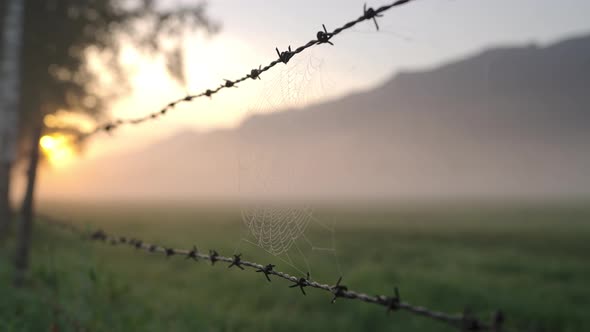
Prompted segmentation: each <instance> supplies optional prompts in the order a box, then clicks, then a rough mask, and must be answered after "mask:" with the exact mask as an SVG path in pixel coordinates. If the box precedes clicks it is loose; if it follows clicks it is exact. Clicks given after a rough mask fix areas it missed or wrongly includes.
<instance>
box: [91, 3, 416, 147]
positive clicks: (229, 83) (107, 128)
mask: <svg viewBox="0 0 590 332" xmlns="http://www.w3.org/2000/svg"><path fill="white" fill-rule="evenodd" d="M412 1H416V0H397V1H394V2H392V3H390V4H388V5H383V6H381V7H379V8H377V9H374V8H373V7H367V4H365V5H364V6H363V14H362V15H361V16H360V17H358V18H357V19H355V20H352V21H350V22H347V23H345V24H344V25H342V26H341V27H339V28H336V29H334V30H333V31H331V32H329V31H328V30H327V29H326V26H325V25H324V24H322V30H320V31H318V32H317V34H316V39H312V40H310V41H309V42H307V43H306V44H304V45H302V46H299V47H297V48H295V49H294V50H292V49H291V46H289V47H288V48H287V49H286V50H284V51H280V50H279V48H278V47H277V48H275V51H276V53H277V57H278V58H277V59H275V60H273V61H271V62H270V63H269V64H267V65H266V66H264V67H262V65H261V66H258V68H254V69H252V70H251V71H250V72H249V73H248V74H246V75H244V76H242V77H241V78H238V79H236V80H224V82H223V83H222V84H221V85H220V86H217V87H216V88H210V89H207V90H205V91H203V92H201V93H198V94H188V95H187V96H185V97H183V98H180V99H177V100H175V101H172V102H170V103H168V104H167V105H166V106H164V107H163V108H161V109H160V110H158V111H156V112H152V113H149V114H147V115H145V116H142V117H138V118H129V119H118V120H114V121H109V122H107V123H105V124H102V125H99V126H97V127H96V128H95V129H94V130H93V131H91V132H90V133H86V134H82V135H81V136H80V139H86V138H88V137H90V136H93V135H95V134H97V133H99V132H111V131H113V130H115V129H117V128H119V127H120V126H123V125H138V124H141V123H144V122H146V121H150V120H156V119H158V118H160V117H161V116H164V115H166V114H167V113H168V112H170V111H171V110H173V109H174V108H175V107H176V106H178V105H179V104H183V103H188V102H191V101H193V100H195V99H197V98H202V97H209V98H211V97H213V95H215V94H217V93H218V92H219V91H221V90H223V89H228V88H236V87H238V84H239V83H242V82H244V81H246V80H259V79H260V75H262V74H263V73H265V72H267V71H269V70H270V69H272V68H273V67H275V66H276V65H278V64H280V63H283V64H287V63H288V62H289V60H291V59H292V58H293V57H294V56H296V55H297V54H299V53H302V52H303V51H305V50H307V49H308V48H310V47H312V46H315V45H321V44H330V45H332V46H333V45H334V43H333V42H332V38H333V37H334V36H336V35H338V34H340V33H342V32H343V31H345V30H348V29H350V28H352V27H354V26H355V25H357V24H358V23H360V22H363V21H368V20H372V21H373V23H374V24H375V27H376V29H377V30H379V23H378V22H377V18H379V17H382V16H383V15H382V13H384V12H385V11H387V10H389V9H391V8H394V7H398V6H401V5H404V4H407V3H409V2H412Z"/></svg>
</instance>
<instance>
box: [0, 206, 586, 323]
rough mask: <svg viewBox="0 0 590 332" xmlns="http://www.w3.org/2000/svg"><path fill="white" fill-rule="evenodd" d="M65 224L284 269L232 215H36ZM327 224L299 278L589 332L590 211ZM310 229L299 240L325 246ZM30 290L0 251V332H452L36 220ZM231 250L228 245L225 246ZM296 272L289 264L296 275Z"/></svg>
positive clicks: (171, 209) (160, 209)
mask: <svg viewBox="0 0 590 332" xmlns="http://www.w3.org/2000/svg"><path fill="white" fill-rule="evenodd" d="M42 210H43V211H44V212H45V213H47V214H50V215H52V216H56V217H63V218H67V219H69V220H72V221H73V222H75V223H77V224H78V225H91V226H98V227H100V228H103V229H104V230H105V231H108V232H112V233H116V234H120V235H127V236H135V237H141V238H142V239H143V240H146V241H154V242H156V243H160V244H162V245H167V246H176V247H186V248H189V247H191V246H192V245H193V244H197V245H198V247H199V248H200V249H201V250H207V249H216V250H218V251H219V252H220V253H222V254H226V255H230V254H232V253H234V251H235V250H236V247H238V249H237V250H239V251H240V252H243V253H244V257H245V258H246V259H249V260H254V261H257V262H259V263H271V262H272V263H275V264H276V265H277V268H278V269H281V270H286V271H287V272H291V273H297V272H294V271H293V268H292V267H289V266H288V265H286V264H285V263H283V262H282V261H280V260H277V259H276V258H274V257H272V256H270V255H268V254H266V253H265V252H264V251H263V250H261V249H259V248H255V247H253V246H249V245H247V244H246V245H243V244H241V245H240V239H241V238H243V236H244V233H243V231H244V230H243V227H241V221H240V216H239V213H238V211H237V210H236V209H232V208H222V207H220V206H216V207H210V208H203V207H189V206H188V205H182V204H168V205H165V204H135V205H125V204H119V205H117V204H103V205H93V206H91V205H82V204H78V205H75V206H73V207H72V206H65V205H61V206H60V205H54V206H44V207H43V208H42ZM318 218H320V219H322V220H336V221H337V223H336V232H335V239H336V249H337V250H336V253H337V256H338V259H337V260H336V258H335V257H333V256H332V255H331V254H323V253H319V252H316V251H310V252H307V251H305V250H303V251H304V253H303V255H300V256H303V257H306V258H307V259H308V260H309V266H310V267H311V269H313V272H312V275H313V277H314V278H315V279H317V280H318V281H321V282H326V283H334V282H335V281H336V279H338V277H339V276H340V274H342V275H343V277H344V281H345V284H346V285H347V286H349V287H350V288H353V289H355V290H359V291H364V292H367V293H369V294H388V293H389V294H391V293H392V292H393V288H394V286H398V287H399V289H400V292H401V296H402V299H403V300H404V301H407V302H410V303H413V304H419V305H424V306H427V307H429V308H432V309H437V310H442V311H448V312H460V311H462V310H463V309H464V308H465V307H469V308H471V309H472V310H473V311H474V312H476V313H478V314H479V315H481V317H488V315H489V314H490V313H491V312H492V311H494V310H496V309H499V308H500V309H502V310H503V311H504V312H505V313H506V315H507V324H508V325H511V326H515V327H518V328H519V330H521V331H572V332H574V331H575V332H581V331H590V254H589V253H590V204H586V206H585V205H584V204H569V205H566V204H563V205H552V206H535V205H527V206H525V205H522V206H517V205H513V206H491V205H490V206H484V205H479V206H477V207H476V206H474V207H460V206H453V207H448V206H444V205H439V206H435V207H429V208H424V207H418V206H414V207H406V208H395V209H393V208H392V209H376V208H373V209H354V210H353V209H339V210H326V211H319V212H318ZM314 232H316V230H315V229H314V228H310V230H309V234H308V236H309V238H310V239H312V241H314V242H316V243H329V242H330V238H329V237H331V236H332V234H331V232H330V234H323V233H322V232H320V231H317V232H316V233H314ZM34 243H35V244H34V250H33V253H32V268H31V273H30V284H29V285H28V286H27V287H26V288H24V289H19V290H16V289H14V288H12V287H11V286H10V285H11V273H12V272H11V267H10V264H9V257H10V252H11V250H12V248H13V241H12V240H10V239H9V240H8V241H5V242H4V243H3V244H2V256H1V260H2V261H1V262H0V294H2V296H0V331H74V330H76V329H75V326H76V325H79V326H80V327H83V328H85V329H86V330H89V331H377V330H379V331H380V330H393V331H455V330H454V329H451V328H449V327H447V326H445V325H443V324H441V323H439V322H432V321H430V320H428V319H424V318H421V317H414V316H412V315H410V314H408V313H404V312H394V313H390V314H386V313H385V310H384V309H383V308H382V307H378V306H374V305H369V304H366V303H360V302H357V301H347V300H338V301H337V302H336V303H335V304H333V305H332V304H330V300H331V297H330V294H328V293H325V292H321V291H318V290H313V289H310V290H308V291H307V296H302V295H301V293H300V291H299V290H298V289H291V288H288V286H289V283H287V282H285V281H283V280H273V282H271V283H268V282H267V281H266V280H265V279H264V278H263V277H262V276H261V275H260V274H257V273H252V272H250V271H240V270H238V269H230V270H228V269H227V267H226V265H227V264H221V263H218V264H216V265H215V266H213V267H212V266H210V264H209V263H207V262H199V263H191V262H188V261H186V260H184V258H182V257H171V258H169V259H166V258H164V257H161V256H155V255H148V254H147V253H143V252H136V251H134V250H133V249H131V248H128V247H120V246H114V247H112V246H109V245H104V244H100V243H88V242H85V241H82V240H80V239H78V238H76V237H75V236H73V235H71V234H68V233H67V232H65V231H61V230H56V229H54V228H52V227H50V226H47V225H43V224H42V222H41V221H39V222H38V223H37V227H36V229H35V234H34ZM238 245H239V246H238ZM296 265H297V267H300V268H301V269H306V267H302V266H301V265H300V264H299V263H298V264H296Z"/></svg>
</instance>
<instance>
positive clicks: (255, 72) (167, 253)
mask: <svg viewBox="0 0 590 332" xmlns="http://www.w3.org/2000/svg"><path fill="white" fill-rule="evenodd" d="M413 1H416V0H397V1H394V2H392V3H390V4H387V5H383V6H381V7H378V8H372V7H367V5H366V4H365V5H364V7H363V12H362V15H361V16H360V17H358V18H357V19H354V20H352V21H349V22H347V23H345V24H343V25H342V26H340V27H338V28H336V29H334V30H332V31H328V29H327V28H326V26H325V25H322V30H320V31H318V32H317V34H316V38H315V39H312V40H310V41H309V42H307V43H306V44H304V45H302V46H299V47H297V48H295V49H292V48H291V46H288V48H287V49H286V50H283V51H280V50H279V48H276V49H275V51H276V53H277V58H276V59H275V60H273V61H271V62H270V63H268V64H267V65H265V66H262V65H260V66H258V67H257V68H254V69H252V70H251V71H250V72H249V73H248V74H246V75H244V76H242V77H241V78H238V79H235V80H225V81H224V82H223V83H222V84H221V85H219V86H217V87H215V88H210V89H207V90H205V91H203V92H201V93H197V94H188V95H187V96H185V97H183V98H180V99H177V100H174V101H172V102H170V103H168V104H167V105H165V106H164V107H163V108H161V109H160V110H158V111H155V112H152V113H149V114H146V115H144V116H142V117H138V118H129V119H116V120H113V121H109V122H107V123H104V124H102V125H99V126H97V127H96V128H95V129H94V130H93V131H91V132H89V133H86V134H83V135H81V136H79V139H81V140H83V139H87V138H89V137H91V136H94V135H96V134H98V133H101V132H107V133H108V132H111V131H113V130H115V129H117V128H119V127H121V126H124V125H138V124H141V123H144V122H147V121H151V120H156V119H158V118H160V117H162V116H164V115H166V114H167V113H168V112H170V111H172V110H173V109H174V108H175V107H176V106H178V105H180V104H183V103H189V102H192V101H194V100H195V99H198V98H203V97H208V98H212V97H213V96H214V95H215V94H217V93H219V92H220V91H221V90H224V89H229V88H236V87H238V84H240V83H242V82H244V81H247V80H260V79H261V75H262V74H263V73H265V72H267V71H269V70H271V69H272V68H274V67H275V66H277V65H279V64H281V63H282V64H287V63H288V62H289V61H290V60H291V59H292V58H293V57H295V56H296V55H298V54H300V53H302V52H304V51H306V50H307V49H309V48H311V47H313V46H317V45H322V44H329V45H332V46H333V45H334V43H333V40H332V39H333V37H335V36H337V35H338V34H340V33H342V32H344V31H345V30H348V29H350V28H352V27H354V26H355V25H357V24H359V23H361V22H364V21H373V24H374V25H375V27H376V29H377V30H379V23H378V21H377V18H379V17H381V16H382V14H383V13H385V12H386V11H388V10H390V9H392V8H394V7H398V6H401V5H404V4H408V3H410V2H413ZM40 217H41V218H42V219H43V220H44V221H45V223H47V224H49V225H51V226H54V227H58V228H60V229H63V230H67V231H69V232H71V233H74V234H76V235H79V236H80V237H81V238H82V239H84V240H89V241H98V242H103V243H107V244H111V245H128V246H130V247H132V248H135V249H137V250H142V251H144V252H147V253H151V254H158V255H162V256H163V257H171V256H184V257H185V259H186V260H191V261H195V262H198V261H200V260H204V261H208V262H210V263H211V265H215V264H216V263H218V262H221V263H226V264H228V265H227V267H228V268H236V269H240V270H244V271H246V270H250V271H254V272H255V273H259V274H262V276H263V277H264V278H265V279H266V280H267V281H268V282H271V281H272V279H275V278H279V279H283V280H286V281H288V282H290V283H291V284H290V285H289V287H290V288H296V289H299V291H300V292H301V293H302V294H303V295H306V292H305V289H308V288H312V289H318V290H321V291H324V292H328V293H330V294H331V296H332V301H331V302H332V303H335V302H336V300H337V299H349V300H358V301H362V302H365V303H370V304H374V305H379V306H382V307H384V308H385V309H386V311H387V312H391V311H399V310H402V311H406V312H409V313H411V314H414V315H417V316H421V317H426V318H429V319H432V320H436V321H440V322H443V323H446V324H448V325H450V326H452V327H455V328H457V329H459V330H461V331H491V332H501V331H502V332H507V331H516V330H513V329H509V328H507V327H506V326H505V324H504V322H505V316H504V314H503V312H502V311H500V310H498V311H495V312H494V313H493V314H492V315H491V318H490V319H489V320H487V321H484V320H481V319H479V318H477V317H476V316H475V315H473V314H472V313H471V311H470V310H468V309H466V310H464V311H463V312H462V313H459V314H451V313H446V312H441V311H436V310H431V309H429V308H427V307H423V306H418V305H414V304H411V303H409V302H405V301H403V300H402V299H401V296H400V292H399V290H398V289H397V288H395V291H394V294H393V295H369V294H366V293H363V292H359V291H356V290H353V289H351V288H349V287H347V286H345V285H344V284H343V278H342V277H340V278H339V279H338V280H337V282H336V283H335V284H327V283H321V282H318V281H315V280H313V279H312V278H311V277H310V275H309V274H307V275H306V276H302V277H296V276H292V275H290V274H287V273H285V272H281V271H279V270H277V269H275V268H276V266H275V265H273V264H260V263H256V262H251V261H248V260H245V259H243V258H242V255H241V254H237V255H233V257H229V256H223V255H221V254H219V253H218V252H217V251H216V250H209V252H208V253H205V252H201V251H199V250H198V249H197V247H196V246H194V247H193V248H190V249H186V248H185V249H182V248H172V247H166V246H162V245H158V244H152V243H148V242H144V241H142V240H140V239H138V238H136V237H132V238H128V237H123V236H115V235H110V234H107V233H106V232H104V231H103V230H100V229H99V230H93V231H84V230H82V229H80V228H78V227H76V226H74V225H73V224H71V223H66V222H63V221H60V220H57V219H54V218H51V217H47V216H40ZM271 277H273V278H271Z"/></svg>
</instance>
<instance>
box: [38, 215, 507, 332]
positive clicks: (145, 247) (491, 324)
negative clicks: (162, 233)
mask: <svg viewBox="0 0 590 332" xmlns="http://www.w3.org/2000/svg"><path fill="white" fill-rule="evenodd" d="M39 217H40V218H41V219H42V220H43V221H44V223H46V224H48V225H50V226H53V227H56V228H59V229H62V230H66V231H68V232H70V233H73V234H75V235H78V236H79V237H80V238H81V239H83V240H87V241H93V242H102V243H105V244H110V245H114V246H116V245H127V246H129V247H131V248H135V249H136V250H142V251H144V252H147V253H150V254H156V255H161V256H162V257H165V258H170V257H172V256H184V258H185V260H190V261H194V262H199V261H207V262H210V264H211V266H214V265H215V264H216V263H218V262H220V263H227V264H229V265H227V268H228V269H230V268H236V269H240V270H242V271H246V270H250V271H254V272H255V273H260V274H261V275H262V277H264V278H265V279H266V280H267V281H268V282H272V279H274V277H277V278H280V279H283V280H286V281H288V282H290V283H291V285H289V287H290V288H298V289H299V291H301V293H302V294H303V295H307V294H306V292H305V289H306V288H314V289H318V290H321V291H324V292H328V293H330V294H331V296H332V300H331V303H332V304H334V303H335V302H336V300H337V299H349V300H357V301H361V302H365V303H371V304H375V305H379V306H382V307H384V308H385V309H386V312H392V311H398V310H403V311H406V312H409V313H411V314H414V315H417V316H421V317H426V318H429V319H432V320H436V321H439V322H443V323H446V324H448V325H450V326H452V327H455V328H457V329H459V330H460V331H478V332H479V331H490V332H509V331H514V330H511V329H508V328H507V327H506V326H504V322H505V315H504V313H503V312H502V311H500V310H497V311H495V312H494V313H493V314H492V317H491V319H490V320H489V321H488V322H486V321H484V320H481V319H479V318H477V317H476V316H475V315H473V314H472V313H471V311H470V310H469V309H465V310H464V311H463V313H461V314H451V313H446V312H441V311H436V310H432V309H429V308H426V307H424V306H418V305H414V304H411V303H409V302H405V301H403V300H402V298H401V295H400V294H401V293H400V291H399V290H398V288H397V287H396V288H395V291H394V294H393V295H369V294H366V293H363V292H359V291H356V290H353V289H351V288H349V287H347V286H345V285H344V283H343V278H342V276H340V277H339V278H338V280H337V281H336V283H335V284H327V283H321V282H318V281H316V280H313V279H312V278H311V277H310V275H309V273H308V274H307V275H305V276H302V277H296V276H292V275H290V274H288V273H285V272H281V271H279V270H277V269H275V268H276V265H274V264H260V263H256V262H251V261H248V260H245V259H244V258H242V255H241V254H235V255H233V257H229V256H223V255H222V254H220V253H219V252H218V251H217V250H214V249H210V250H209V251H208V252H201V251H200V250H199V249H198V248H197V246H193V247H192V248H190V249H186V248H173V247H167V246H163V245H159V244H154V243H149V242H145V241H142V240H140V239H139V238H137V237H125V236H116V235H111V234H107V233H106V232H105V231H103V230H102V229H95V230H89V231H86V230H82V229H81V228H79V227H76V226H75V225H73V224H72V223H68V222H64V221H62V220H58V219H56V218H52V217H50V216H39ZM271 277H273V278H271Z"/></svg>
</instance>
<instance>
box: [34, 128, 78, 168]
mask: <svg viewBox="0 0 590 332" xmlns="http://www.w3.org/2000/svg"><path fill="white" fill-rule="evenodd" d="M39 145H40V146H41V150H42V151H43V154H44V155H45V157H46V158H47V160H48V161H49V163H51V165H53V166H56V167H61V166H65V165H67V164H68V163H69V162H70V161H71V160H72V159H73V157H74V154H75V150H74V147H73V146H72V143H71V138H70V137H68V136H66V135H62V134H51V135H45V136H43V137H41V139H40V140H39Z"/></svg>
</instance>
